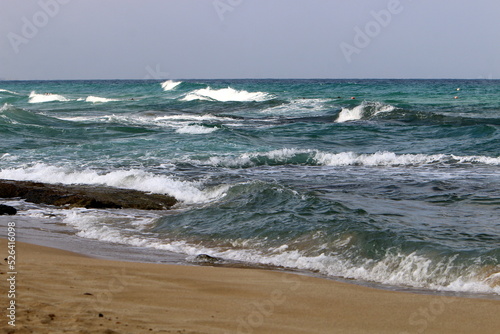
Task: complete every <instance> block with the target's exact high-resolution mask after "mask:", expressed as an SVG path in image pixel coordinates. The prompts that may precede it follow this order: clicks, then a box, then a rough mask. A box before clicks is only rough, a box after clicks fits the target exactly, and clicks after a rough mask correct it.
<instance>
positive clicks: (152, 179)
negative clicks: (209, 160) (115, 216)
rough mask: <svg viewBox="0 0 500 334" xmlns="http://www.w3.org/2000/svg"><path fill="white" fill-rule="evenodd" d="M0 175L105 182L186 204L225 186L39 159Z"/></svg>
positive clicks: (218, 192)
mask: <svg viewBox="0 0 500 334" xmlns="http://www.w3.org/2000/svg"><path fill="white" fill-rule="evenodd" d="M0 178H3V179H10V180H18V181H37V182H46V183H62V184H89V185H104V186H110V187H116V188H124V189H135V190H140V191H145V192H151V193H156V194H166V195H171V196H174V197H175V198H176V199H177V200H179V201H181V202H184V203H187V204H194V203H206V202H210V201H213V200H215V199H217V198H220V197H222V196H224V193H225V191H226V190H227V187H225V186H220V187H216V188H211V189H202V188H203V185H202V184H201V183H196V182H190V181H183V180H179V179H177V178H175V177H171V176H168V175H156V174H152V173H149V172H146V171H143V170H139V169H130V170H117V171H113V172H106V173H99V172H97V171H95V170H91V169H87V170H82V171H76V170H72V169H69V168H62V167H56V166H50V165H46V164H41V163H40V164H36V165H34V166H32V167H26V168H5V169H2V170H0Z"/></svg>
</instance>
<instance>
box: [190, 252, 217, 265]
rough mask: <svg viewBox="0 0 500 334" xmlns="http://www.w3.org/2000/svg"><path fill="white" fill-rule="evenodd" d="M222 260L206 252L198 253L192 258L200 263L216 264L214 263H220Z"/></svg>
mask: <svg viewBox="0 0 500 334" xmlns="http://www.w3.org/2000/svg"><path fill="white" fill-rule="evenodd" d="M223 261H224V260H223V259H222V258H220V257H215V256H210V255H207V254H198V255H196V257H195V258H194V262H197V263H200V264H216V263H221V262H223Z"/></svg>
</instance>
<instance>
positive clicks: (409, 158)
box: [194, 148, 500, 168]
mask: <svg viewBox="0 0 500 334" xmlns="http://www.w3.org/2000/svg"><path fill="white" fill-rule="evenodd" d="M194 162H195V163H199V164H208V165H213V166H221V167H233V168H234V167H237V168H241V167H252V166H260V165H286V164H289V165H307V166H372V167H375V166H388V167H390V166H394V167H395V166H423V165H428V164H437V163H439V164H444V165H449V164H470V163H479V164H485V165H500V157H487V156H456V155H453V154H430V155H429V154H397V153H394V152H387V151H382V152H375V153H369V154H360V153H355V152H340V153H330V152H323V151H318V150H311V149H295V148H283V149H278V150H272V151H268V152H253V153H243V154H241V155H239V156H213V157H210V158H208V159H207V160H206V161H200V160H199V161H194Z"/></svg>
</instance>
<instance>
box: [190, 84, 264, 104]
mask: <svg viewBox="0 0 500 334" xmlns="http://www.w3.org/2000/svg"><path fill="white" fill-rule="evenodd" d="M269 98H270V96H269V94H267V93H264V92H248V91H246V90H236V89H233V88H231V87H227V88H222V89H212V88H210V87H207V88H202V89H197V90H195V91H192V92H190V93H188V94H187V95H186V96H185V97H184V98H183V99H182V100H184V101H193V100H205V101H220V102H229V101H238V102H247V101H265V100H267V99H269Z"/></svg>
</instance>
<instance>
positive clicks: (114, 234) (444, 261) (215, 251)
mask: <svg viewBox="0 0 500 334" xmlns="http://www.w3.org/2000/svg"><path fill="white" fill-rule="evenodd" d="M65 215H66V218H65V219H64V222H65V223H66V224H68V225H71V226H73V227H74V228H75V229H76V230H77V231H78V232H77V235H78V236H80V237H84V238H90V239H96V240H101V241H106V242H114V243H121V244H125V245H130V246H135V247H146V248H154V249H159V250H166V251H171V252H175V253H180V254H186V255H188V256H192V257H194V256H196V255H198V254H209V255H210V256H215V257H220V258H223V259H226V260H235V261H243V262H246V263H253V264H265V265H272V266H278V267H284V268H293V269H300V270H307V271H311V272H316V273H320V274H323V275H327V276H330V277H342V278H347V279H356V280H362V281H365V282H366V281H368V282H375V283H379V284H385V285H392V286H400V287H412V288H418V289H431V290H438V291H454V292H474V293H493V294H500V284H498V276H500V273H499V272H498V271H495V270H494V268H492V269H491V270H493V271H492V272H491V273H489V274H486V275H485V274H484V273H483V272H484V268H482V267H481V266H475V265H463V264H462V265H461V264H459V263H456V262H455V258H454V257H453V256H452V257H445V258H441V259H439V260H438V259H431V258H430V257H428V256H426V255H424V254H417V253H416V252H413V253H410V254H404V253H401V252H398V251H388V252H387V254H385V256H383V257H382V259H380V260H379V261H374V260H373V259H369V258H361V257H359V256H358V257H357V258H349V257H348V255H344V253H343V252H339V253H337V254H335V253H330V254H319V255H306V253H305V252H304V251H300V250H297V249H293V248H292V247H290V246H289V245H287V244H283V245H279V246H277V247H275V248H266V249H265V250H263V249H258V247H254V246H255V245H253V243H254V241H252V240H234V241H233V242H231V243H232V244H233V247H217V246H210V247H208V246H204V245H203V244H199V243H197V244H192V243H190V242H188V241H186V240H182V239H179V238H178V237H177V238H175V240H168V239H167V240H166V239H158V238H157V237H156V236H154V235H151V234H150V233H145V234H144V233H141V231H143V230H144V226H147V225H148V224H149V225H152V224H153V223H154V220H149V221H148V220H145V221H144V222H142V223H141V224H138V226H137V227H136V228H135V230H134V228H132V229H131V228H129V227H128V226H127V227H128V228H123V226H122V225H123V224H124V223H123V222H124V221H126V217H125V218H121V219H118V220H119V224H113V217H110V216H109V213H102V212H99V211H97V210H84V209H72V210H68V211H65ZM115 220H116V219H115ZM252 245H253V246H252ZM341 246H342V249H344V250H348V248H349V247H350V246H349V241H348V240H347V241H345V240H344V242H343V244H342V245H341ZM345 254H351V252H347V251H346V252H345ZM491 270H490V271H491Z"/></svg>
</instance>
